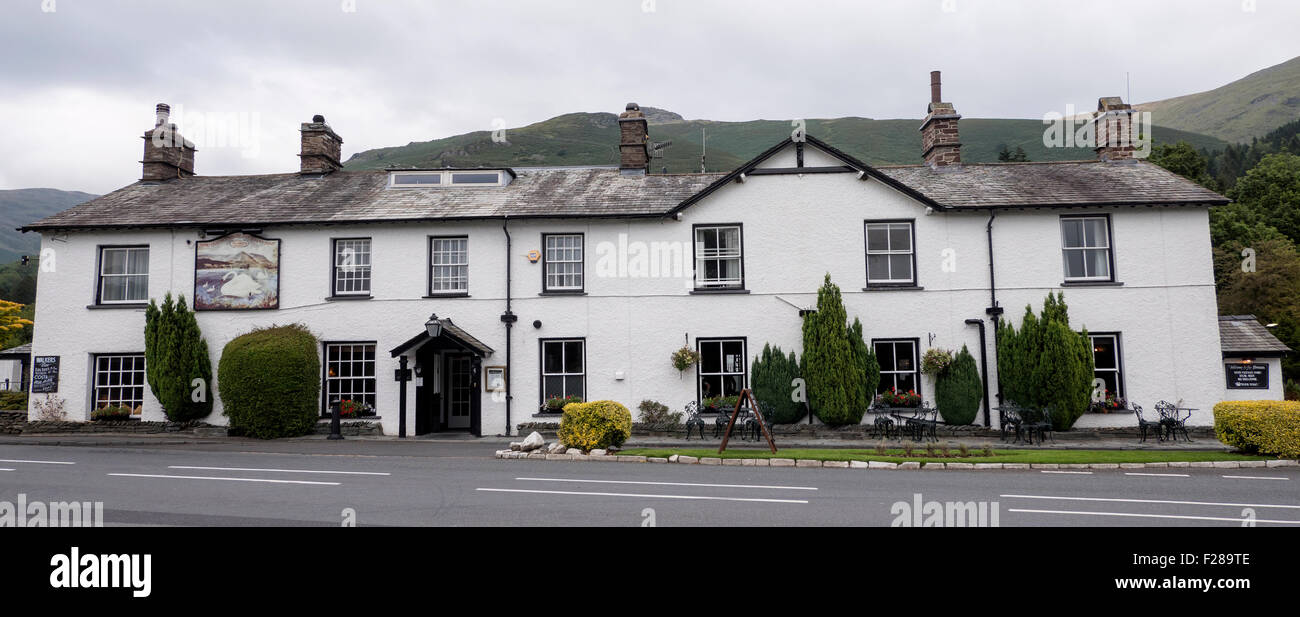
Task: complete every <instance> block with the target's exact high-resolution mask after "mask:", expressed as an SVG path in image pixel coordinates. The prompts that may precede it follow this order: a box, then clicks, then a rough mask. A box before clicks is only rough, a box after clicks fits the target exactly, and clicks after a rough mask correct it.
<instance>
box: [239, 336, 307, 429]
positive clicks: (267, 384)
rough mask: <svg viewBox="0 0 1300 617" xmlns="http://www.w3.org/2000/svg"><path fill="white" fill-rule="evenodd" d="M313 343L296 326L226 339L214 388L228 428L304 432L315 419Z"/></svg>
mask: <svg viewBox="0 0 1300 617" xmlns="http://www.w3.org/2000/svg"><path fill="white" fill-rule="evenodd" d="M316 347H317V341H316V337H315V336H314V335H312V333H311V332H309V331H308V330H307V328H306V326H303V325H301V324H295V325H291V326H273V327H270V328H264V329H258V330H253V331H252V332H249V333H248V334H244V335H242V336H239V337H238V338H236V339H235V340H233V341H230V342H229V343H227V344H226V348H225V350H223V351H222V353H221V362H220V363H219V364H218V365H217V389H218V390H219V392H220V394H221V403H222V406H223V408H224V409H223V410H222V413H224V414H225V415H226V416H229V417H230V428H231V429H233V430H234V431H235V432H237V433H241V434H243V435H246V436H248V437H256V438H258V439H276V438H280V437H297V436H300V435H306V434H307V433H308V432H310V431H311V429H312V427H313V426H315V424H316V421H317V420H318V419H319V417H320V409H319V405H320V358H319V357H317V355H316Z"/></svg>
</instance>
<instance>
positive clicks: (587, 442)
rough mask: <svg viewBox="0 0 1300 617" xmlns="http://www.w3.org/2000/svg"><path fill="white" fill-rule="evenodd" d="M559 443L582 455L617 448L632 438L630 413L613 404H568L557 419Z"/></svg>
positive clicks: (593, 402)
mask: <svg viewBox="0 0 1300 617" xmlns="http://www.w3.org/2000/svg"><path fill="white" fill-rule="evenodd" d="M559 436H560V441H561V442H562V443H563V444H564V445H565V446H566V447H569V448H577V449H579V450H582V451H583V452H590V451H592V450H596V449H602V450H603V449H605V448H608V447H610V446H621V445H623V442H625V441H627V439H628V437H631V436H632V412H630V411H628V410H627V407H624V406H622V405H621V404H619V403H616V402H614V401H592V402H590V403H569V404H568V405H565V406H564V415H563V416H561V417H560V435H559Z"/></svg>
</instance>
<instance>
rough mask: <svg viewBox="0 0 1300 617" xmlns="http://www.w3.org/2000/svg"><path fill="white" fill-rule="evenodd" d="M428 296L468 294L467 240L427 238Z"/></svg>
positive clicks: (459, 238)
mask: <svg viewBox="0 0 1300 617" xmlns="http://www.w3.org/2000/svg"><path fill="white" fill-rule="evenodd" d="M429 268H430V270H429V295H431V296H432V295H438V294H463V293H467V292H469V238H466V237H456V238H429Z"/></svg>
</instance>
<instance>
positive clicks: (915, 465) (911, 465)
mask: <svg viewBox="0 0 1300 617" xmlns="http://www.w3.org/2000/svg"><path fill="white" fill-rule="evenodd" d="M897 468H898V469H920V468H921V463H920V461H904V462H902V463H899V464H898V467H897Z"/></svg>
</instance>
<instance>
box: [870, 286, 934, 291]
mask: <svg viewBox="0 0 1300 617" xmlns="http://www.w3.org/2000/svg"><path fill="white" fill-rule="evenodd" d="M862 291H925V288H924V287H919V286H917V285H867V286H866V287H863V288H862Z"/></svg>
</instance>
